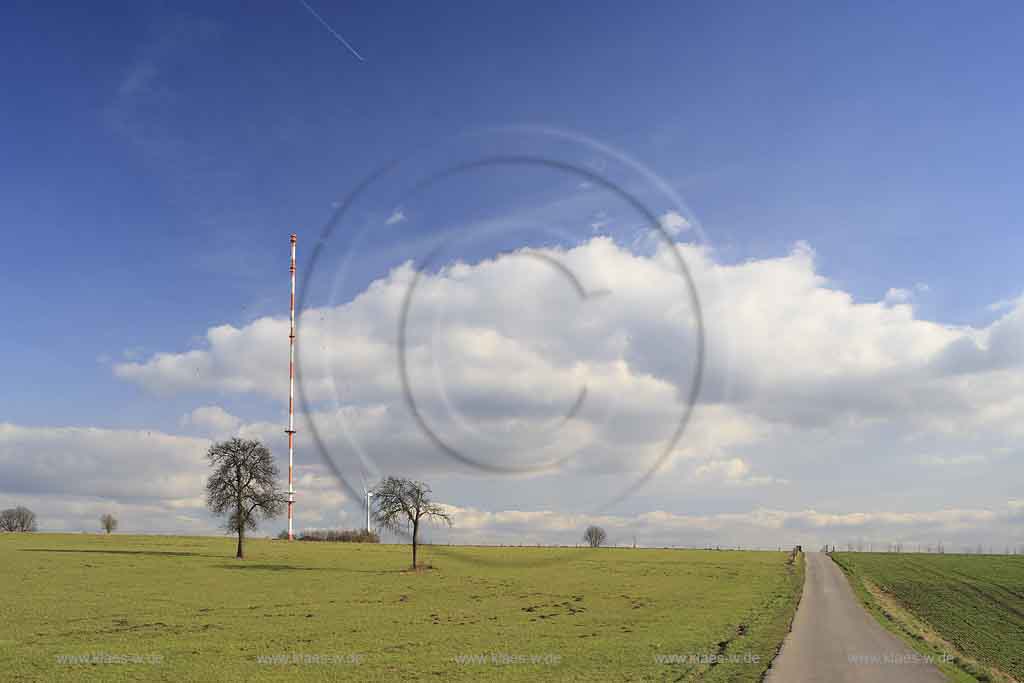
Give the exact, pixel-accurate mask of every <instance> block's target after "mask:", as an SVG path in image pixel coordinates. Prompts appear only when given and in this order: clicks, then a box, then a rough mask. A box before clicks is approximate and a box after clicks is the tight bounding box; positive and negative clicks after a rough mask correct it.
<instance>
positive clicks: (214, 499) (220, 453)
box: [206, 437, 288, 560]
mask: <svg viewBox="0 0 1024 683" xmlns="http://www.w3.org/2000/svg"><path fill="white" fill-rule="evenodd" d="M206 457H207V458H208V459H209V460H210V466H211V467H212V468H213V474H211V475H210V478H209V479H208V480H207V481H206V504H207V506H208V507H209V508H210V511H211V512H213V513H214V514H217V515H223V514H227V515H228V519H227V522H226V523H225V525H224V526H225V528H226V529H227V531H228V533H235V534H238V551H237V552H236V554H235V557H237V558H238V559H240V560H241V559H244V558H245V551H244V548H243V545H244V542H245V531H246V530H247V529H248V530H255V529H256V520H257V515H261V516H262V517H263V518H264V519H272V518H274V517H276V516H278V515H279V514H281V510H282V509H284V505H285V503H287V502H288V499H287V498H286V497H285V495H284V494H283V493H282V492H281V490H280V489H279V488H278V481H277V480H278V475H279V473H278V469H277V464H276V463H275V462H274V456H273V455H271V454H270V449H269V448H267V447H266V446H264V445H263V444H262V443H260V442H259V441H255V440H251V441H250V440H246V439H239V438H238V437H235V438H233V439H230V440H228V441H222V442H220V443H215V444H213V445H212V446H210V450H209V451H208V452H207V453H206Z"/></svg>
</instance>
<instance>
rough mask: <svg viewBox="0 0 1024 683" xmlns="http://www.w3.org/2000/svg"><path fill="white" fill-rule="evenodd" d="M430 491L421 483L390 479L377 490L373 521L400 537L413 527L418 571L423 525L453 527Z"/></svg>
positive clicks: (414, 552) (447, 515)
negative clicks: (406, 529) (426, 522)
mask: <svg viewBox="0 0 1024 683" xmlns="http://www.w3.org/2000/svg"><path fill="white" fill-rule="evenodd" d="M430 494H431V490H430V487H429V486H427V485H426V484H424V483H423V482H421V481H413V480H411V479H401V478H398V477H388V478H387V479H385V480H384V481H382V482H381V483H379V484H377V486H375V487H374V488H373V498H372V500H373V508H374V509H373V518H374V520H376V522H377V523H378V524H380V525H381V526H382V527H384V528H386V529H390V530H391V531H394V532H396V533H402V531H403V528H404V527H406V526H407V525H408V526H411V527H412V568H413V569H415V568H416V547H417V545H418V543H419V533H420V522H425V521H434V520H436V521H441V522H444V523H445V524H447V525H448V526H451V525H452V518H451V515H449V514H448V512H447V511H446V510H445V509H444V508H443V507H442V506H440V505H438V504H437V503H435V502H433V501H432V500H431V499H430Z"/></svg>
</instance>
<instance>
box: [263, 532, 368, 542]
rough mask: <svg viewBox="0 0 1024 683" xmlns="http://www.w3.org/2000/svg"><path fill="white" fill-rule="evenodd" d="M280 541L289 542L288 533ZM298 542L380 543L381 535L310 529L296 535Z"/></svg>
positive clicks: (282, 533)
mask: <svg viewBox="0 0 1024 683" xmlns="http://www.w3.org/2000/svg"><path fill="white" fill-rule="evenodd" d="M277 538H278V539H279V540H282V541H284V540H288V531H287V530H284V531H282V532H281V533H279V534H278V535H277ZM295 540H296V541H321V542H326V543H380V535H379V534H377V532H375V531H367V530H366V529H308V530H306V531H300V532H299V533H298V534H296V535H295Z"/></svg>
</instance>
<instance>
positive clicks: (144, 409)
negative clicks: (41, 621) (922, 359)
mask: <svg viewBox="0 0 1024 683" xmlns="http://www.w3.org/2000/svg"><path fill="white" fill-rule="evenodd" d="M311 6H312V7H313V8H315V10H316V11H317V12H318V13H319V14H320V15H321V16H322V17H323V18H324V20H325V21H327V22H328V23H329V24H330V25H331V26H332V27H334V29H335V30H337V31H338V32H339V33H340V34H341V35H343V36H345V38H346V39H347V40H348V41H349V42H350V43H351V44H352V46H353V47H354V48H355V49H356V50H358V52H359V53H360V54H361V55H362V56H363V58H364V60H365V61H359V60H357V59H356V58H355V57H354V56H353V55H352V54H351V53H350V52H349V51H348V50H347V49H346V48H345V46H344V45H342V44H340V43H339V41H337V40H336V39H335V38H334V37H333V36H332V35H331V34H330V32H329V31H328V30H326V29H325V27H324V26H323V25H321V24H320V23H319V22H318V21H317V19H316V18H315V17H314V16H312V15H311V13H310V12H309V11H308V10H307V9H306V8H305V7H304V6H303V5H302V4H301V3H300V2H295V3H265V4H256V5H253V4H252V3H218V4H214V5H211V4H209V3H195V4H191V5H189V4H188V3H173V4H164V3H121V4H111V5H108V6H106V7H105V8H104V9H102V10H101V11H100V10H95V9H93V8H87V7H85V6H81V5H78V4H65V5H62V6H61V5H54V6H52V7H47V8H44V7H40V6H38V5H36V4H35V3H16V4H15V5H12V6H9V7H8V9H7V10H6V11H5V17H4V20H3V21H2V22H0V44H2V45H3V48H2V49H3V53H4V58H3V59H2V60H0V82H3V83H4V95H3V97H2V98H0V114H2V119H3V121H4V122H5V125H4V126H3V127H2V128H0V150H2V152H3V158H4V163H3V164H2V165H0V185H2V187H3V188H4V191H3V192H2V193H0V222H2V224H3V225H4V226H5V231H6V234H7V235H8V248H7V249H6V250H5V251H4V255H3V256H2V257H0V258H2V267H3V269H4V272H5V281H6V283H7V286H6V296H5V301H6V306H5V312H6V315H7V320H8V324H7V329H8V334H6V335H4V337H3V339H2V340H0V351H2V357H3V358H4V359H5V360H4V365H5V367H4V375H5V377H6V379H7V386H8V390H7V391H5V392H3V393H2V394H0V415H2V419H3V420H4V421H7V422H11V423H15V424H18V425H25V426H35V427H42V426H59V425H66V426H78V427H86V426H97V427H102V428H109V429H129V430H138V429H143V430H146V429H154V430H161V431H163V432H174V431H175V430H176V429H177V428H178V426H179V420H180V416H181V415H182V414H184V413H187V412H188V411H189V410H191V409H193V408H194V407H195V406H196V405H197V401H199V398H197V393H196V392H191V393H190V392H183V393H174V392H172V393H169V394H166V395H160V396H156V395H154V394H152V393H151V392H147V391H146V390H144V389H143V388H140V387H139V386H138V385H137V384H135V383H132V382H126V381H124V380H123V379H122V378H119V377H117V376H116V375H115V373H114V371H113V366H115V365H116V364H117V363H120V362H125V361H142V360H144V359H146V358H150V357H152V354H154V353H157V352H171V353H181V352H184V351H187V350H188V349H191V348H196V347H197V341H196V340H197V338H198V337H201V336H202V335H204V334H205V332H206V330H207V329H208V328H210V327H214V326H217V325H222V324H231V325H235V326H244V325H246V324H247V323H249V322H251V321H253V320H255V319H257V318H259V317H261V316H268V315H271V316H280V315H282V314H284V313H285V312H286V310H285V306H286V303H287V290H286V286H287V280H286V275H287V263H286V260H285V259H286V257H287V235H288V234H289V233H290V232H292V231H297V232H298V233H299V234H300V267H302V262H303V259H304V258H306V257H308V254H309V250H308V248H306V247H307V245H311V244H312V241H313V237H314V235H316V234H317V233H318V232H319V230H320V228H321V227H322V226H323V225H324V224H325V222H326V221H328V220H329V218H330V216H331V213H332V210H333V208H332V202H336V201H338V200H339V199H340V198H341V197H343V196H344V195H345V193H346V192H347V191H349V190H350V189H351V188H352V187H353V186H354V185H355V184H356V183H358V182H359V181H360V180H361V179H363V178H364V177H365V176H366V175H367V174H368V173H370V172H371V171H373V170H374V169H376V168H378V167H379V166H380V165H381V164H383V163H385V162H386V161H388V160H389V159H392V158H394V157H397V156H401V155H404V154H408V153H409V151H410V150H412V149H415V148H417V147H418V146H422V145H425V144H436V143H438V141H444V140H448V139H451V138H452V137H453V136H459V135H462V134H465V133H467V132H468V131H476V130H480V129H484V128H488V127H491V126H501V125H541V126H550V127H552V128H557V129H560V130H569V131H574V132H576V133H579V134H581V135H583V136H586V137H587V138H590V139H593V140H596V141H599V142H600V143H603V144H607V145H609V146H611V147H613V148H616V149H618V150H622V151H624V152H625V153H626V154H628V155H629V156H630V157H632V158H634V159H636V160H639V161H640V162H642V163H643V164H644V165H645V166H647V167H648V168H650V169H651V170H652V171H654V172H655V173H656V174H657V175H658V176H659V177H660V178H663V179H664V180H665V181H666V182H668V183H669V184H670V185H671V186H672V187H673V189H674V190H675V191H676V192H678V194H679V195H680V196H681V197H682V198H683V199H684V200H685V202H686V206H687V207H688V209H689V211H690V212H691V216H692V217H693V218H695V219H696V220H699V222H700V224H701V226H702V228H703V231H704V234H705V238H706V242H707V244H709V245H710V246H711V247H713V248H714V249H715V253H716V258H717V260H718V261H719V262H720V263H722V264H740V263H743V262H745V261H748V260H758V259H771V258H779V257H783V256H785V255H786V254H788V253H790V251H791V249H792V248H793V245H794V244H796V243H798V242H806V243H807V244H809V245H810V246H811V248H813V250H814V253H815V255H816V257H815V259H816V260H815V268H816V272H817V273H819V274H820V275H822V276H824V277H826V278H828V279H829V282H830V283H831V286H832V287H834V288H835V289H837V290H841V291H843V292H847V293H848V294H850V295H851V296H852V297H853V299H854V301H857V302H876V301H880V300H881V299H882V298H883V297H884V296H885V294H886V292H887V291H888V290H889V289H890V288H904V289H907V290H915V288H917V290H916V293H915V300H914V312H915V315H916V317H917V318H918V319H920V320H926V321H937V322H939V323H941V324H943V325H949V326H956V325H971V326H975V327H978V328H981V327H984V326H986V325H988V324H990V323H991V322H992V321H993V320H996V319H997V317H998V315H999V314H998V313H997V312H994V311H992V310H989V308H988V306H989V305H990V304H992V303H994V302H997V301H1000V300H1007V299H1013V298H1015V297H1017V296H1018V295H1019V294H1020V292H1021V282H1020V275H1019V273H1020V268H1019V262H1018V261H1019V254H1020V253H1022V249H1024V230H1021V229H1020V227H1021V226H1020V216H1021V215H1022V209H1024V195H1022V193H1020V192H1019V190H1018V185H1019V180H1018V179H1019V178H1020V177H1021V175H1022V172H1024V154H1022V153H1021V152H1022V151H1024V144H1022V143H1024V136H1022V134H1021V132H1020V120H1021V114H1022V111H1021V110H1022V97H1024V96H1022V94H1021V92H1020V89H1019V88H1017V87H1015V83H1016V82H1017V80H1018V78H1019V74H1020V72H1021V68H1022V66H1024V63H1022V62H1024V59H1022V53H1021V51H1022V48H1021V47H1020V40H1019V36H1020V33H1021V28H1022V24H1024V21H1022V19H1024V11H1022V10H1021V9H1020V7H1019V6H1017V5H1014V4H1012V3H1005V4H1002V5H999V4H990V5H987V6H986V7H985V8H984V10H979V9H978V8H971V7H966V6H959V5H956V4H939V5H936V4H928V5H924V4H919V5H918V4H908V3H900V4H897V5H894V4H893V3H855V4H849V5H848V6H846V7H845V8H842V7H840V8H837V7H835V6H830V7H827V6H825V5H822V4H821V3H792V4H787V5H785V6H779V5H773V6H762V7H755V6H752V5H751V4H749V3H736V4H728V3H714V4H711V3H707V4H704V5H703V6H700V5H684V4H682V3H658V4H650V5H648V6H644V7H643V9H642V10H641V9H638V8H637V7H635V6H631V5H627V4H623V3H604V4H582V3H577V4H564V5H560V6H557V7H551V6H546V5H543V4H538V5H533V6H530V5H521V4H512V3H505V4H493V3H491V4H487V5H483V4H479V3H476V4H470V3H465V4H458V5H457V4H446V5H444V6H443V7H440V6H429V5H412V4H409V3H395V4H385V3H344V4H341V3H336V4H330V3H323V4H320V3H315V4H312V5H311ZM467 144H468V146H469V147H470V148H471V147H472V144H473V143H472V142H470V143H467ZM481 149H482V148H481ZM508 181H509V177H506V176H502V175H501V174H498V175H495V176H494V177H493V178H488V177H482V178H480V179H478V180H477V181H475V184H474V185H473V188H474V191H473V192H458V191H456V192H454V193H453V194H452V195H449V196H447V201H443V200H435V201H434V202H433V204H432V205H431V214H430V215H431V220H429V221H423V222H421V223H418V224H414V223H411V222H410V223H409V224H408V230H409V231H411V232H408V233H402V235H403V236H402V237H401V238H398V237H396V238H395V239H411V236H413V235H415V236H422V235H423V234H424V233H431V232H432V231H440V230H442V229H444V228H446V227H450V226H451V225H452V224H454V223H458V222H459V221H465V220H467V217H470V218H479V219H483V218H485V217H487V216H489V215H493V213H494V212H495V211H512V212H514V211H519V210H523V209H527V208H529V207H528V205H527V204H528V202H529V201H530V200H529V199H528V198H529V197H537V198H540V197H541V196H542V195H543V192H541V189H542V188H543V187H544V178H543V177H542V174H538V175H535V176H531V178H530V179H528V180H523V183H524V184H525V186H529V187H528V188H527V189H528V190H529V191H527V189H523V188H519V189H520V190H522V191H521V192H519V193H507V192H506V191H505V188H506V187H507V185H506V184H505V183H507V182H508ZM525 186H524V187H525ZM531 193H533V194H531ZM538 193H539V194H538ZM524 198H526V199H524ZM517 202H518V203H519V205H518V206H517V205H516V203H517ZM446 207H447V208H446ZM495 207H500V208H495ZM377 208H378V209H379V210H384V209H386V208H388V207H383V206H381V207H377ZM342 232H344V231H342ZM382 234H384V233H382ZM339 239H342V240H344V239H345V237H344V235H343V236H342V237H341V238H339ZM389 239H390V238H388V237H386V236H385V237H383V238H382V239H381V240H380V243H379V244H377V245H376V247H377V251H373V250H370V251H368V252H366V253H365V254H363V255H362V257H361V258H360V259H359V262H358V263H357V267H355V269H354V270H353V271H351V273H350V277H351V278H352V279H351V280H349V281H348V282H347V285H346V287H347V288H346V289H344V290H343V291H342V292H341V293H340V299H335V300H332V302H333V303H343V302H344V301H345V300H347V299H350V298H351V297H352V296H354V295H355V294H356V293H358V292H360V291H362V290H364V289H365V288H366V287H367V286H368V285H369V284H370V282H371V281H373V280H375V279H377V278H380V277H382V276H383V275H384V274H386V273H387V272H388V270H389V269H390V268H392V267H394V266H395V265H397V264H398V263H400V262H401V261H402V260H403V259H404V258H407V255H406V254H404V253H403V252H402V250H401V248H392V249H387V248H386V247H389V246H390V247H401V245H400V244H399V245H395V244H390V243H389ZM460 255H461V256H464V257H467V258H470V259H471V260H472V259H473V258H479V257H482V256H483V255H486V254H485V253H474V252H472V251H470V252H466V253H465V254H453V255H452V256H453V257H454V256H460ZM918 285H924V286H922V287H918ZM321 287H322V288H321V289H319V290H316V291H313V292H310V296H311V297H313V300H316V301H318V302H320V303H323V302H325V301H326V300H327V299H328V298H329V296H330V285H329V283H327V282H326V281H325V282H324V283H323V284H322V285H321ZM214 399H215V400H216V401H218V402H219V405H222V406H224V407H225V408H227V409H228V412H232V413H235V414H244V416H245V418H246V419H252V420H273V419H277V416H278V415H279V413H280V404H279V402H276V401H275V400H273V399H270V398H268V397H266V396H239V395H235V394H231V393H230V392H228V393H226V394H224V393H222V394H218V395H216V396H214V397H213V398H212V399H210V400H214ZM199 402H202V401H199Z"/></svg>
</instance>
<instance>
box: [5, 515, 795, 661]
mask: <svg viewBox="0 0 1024 683" xmlns="http://www.w3.org/2000/svg"><path fill="white" fill-rule="evenodd" d="M233 554H234V542H233V540H232V539H231V538H227V537H225V538H205V537H160V536H121V535H116V534H115V535H112V536H97V535H84V534H82V535H59V534H2V535H0V576H3V581H4V588H5V590H4V591H3V592H2V594H0V680H14V681H30V680H169V681H170V680H174V681H180V680H188V681H191V680H249V679H257V680H286V679H294V678H295V677H296V675H299V676H300V677H301V678H303V679H313V680H339V679H348V678H351V679H359V680H398V679H404V680H413V679H415V680H421V679H432V680H439V681H440V680H466V681H470V680H472V681H475V680H499V679H501V680H535V679H538V678H551V679H557V680H607V681H612V680H696V679H701V680H719V681H726V680H728V681H757V680H759V679H760V677H761V674H762V672H763V671H764V670H765V669H766V668H767V667H768V664H769V662H770V660H771V658H772V657H773V656H774V654H775V652H776V651H777V648H778V647H779V644H780V643H781V642H782V639H783V638H784V636H785V634H786V632H787V630H788V627H789V623H790V621H791V619H792V616H793V612H794V610H795V608H796V603H797V601H798V596H799V593H800V588H801V586H802V582H803V560H802V557H801V556H797V561H796V562H794V563H792V564H790V563H787V553H776V552H749V551H748V552H743V551H707V550H645V549H616V548H605V549H597V550H592V549H583V548H580V549H576V548H564V549H557V548H456V547H446V546H425V547H423V560H424V561H425V562H426V563H428V564H429V565H431V568H430V569H426V570H423V571H419V572H412V571H408V570H407V567H408V564H409V560H410V553H409V548H408V546H400V545H374V544H349V543H344V544H342V543H297V542H294V543H288V542H286V541H270V540H252V541H249V542H248V544H247V556H248V557H247V559H246V560H244V561H238V560H235V559H234V557H233ZM716 659H717V660H718V662H717V663H714V662H715V660H716ZM723 659H725V660H726V661H722V660H723ZM755 660H756V661H755Z"/></svg>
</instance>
